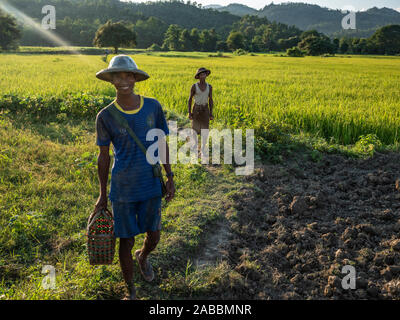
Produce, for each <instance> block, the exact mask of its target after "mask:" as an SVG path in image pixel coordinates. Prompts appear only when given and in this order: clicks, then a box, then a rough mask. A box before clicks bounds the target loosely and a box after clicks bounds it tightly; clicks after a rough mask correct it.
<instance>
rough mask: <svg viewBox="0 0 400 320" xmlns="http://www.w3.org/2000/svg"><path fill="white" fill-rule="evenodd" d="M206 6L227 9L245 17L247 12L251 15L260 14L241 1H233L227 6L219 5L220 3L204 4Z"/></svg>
mask: <svg viewBox="0 0 400 320" xmlns="http://www.w3.org/2000/svg"><path fill="white" fill-rule="evenodd" d="M204 8H210V9H216V10H218V11H220V12H224V11H227V12H229V13H231V14H234V15H237V16H240V17H243V16H245V15H247V14H250V15H258V10H256V9H253V8H250V7H248V6H246V5H243V4H240V3H231V4H229V5H227V6H219V5H208V6H204Z"/></svg>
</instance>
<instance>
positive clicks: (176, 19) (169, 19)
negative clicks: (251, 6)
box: [7, 0, 240, 29]
mask: <svg viewBox="0 0 400 320" xmlns="http://www.w3.org/2000/svg"><path fill="white" fill-rule="evenodd" d="M7 2H8V3H9V4H11V5H12V6H14V7H16V8H18V9H21V10H22V11H23V12H24V13H25V14H27V15H29V16H30V17H33V18H37V19H41V18H42V17H43V14H42V7H43V6H45V5H53V6H55V7H56V11H57V19H61V20H62V19H64V18H65V17H70V18H72V19H88V20H91V21H94V20H96V19H99V20H100V22H101V23H105V22H106V21H107V20H108V19H113V20H127V21H131V22H133V23H135V22H136V21H137V20H139V19H140V18H143V17H156V18H158V19H161V20H163V21H164V22H165V23H167V24H168V25H169V24H178V25H180V26H182V27H184V28H201V29H210V28H216V29H218V28H221V27H224V26H226V25H232V24H233V23H234V22H236V21H238V20H240V17H238V16H235V15H232V14H230V13H226V12H218V11H215V10H212V9H202V8H201V6H198V5H197V4H193V3H191V2H190V1H188V2H187V3H184V2H183V1H157V2H150V1H148V2H143V3H134V2H121V1H119V0H7ZM194 3H195V2H194Z"/></svg>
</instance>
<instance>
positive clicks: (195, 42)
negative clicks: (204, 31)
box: [190, 28, 201, 51]
mask: <svg viewBox="0 0 400 320" xmlns="http://www.w3.org/2000/svg"><path fill="white" fill-rule="evenodd" d="M190 40H191V41H192V48H193V50H195V51H197V50H200V49H201V48H200V33H199V29H197V28H193V29H192V31H191V32H190Z"/></svg>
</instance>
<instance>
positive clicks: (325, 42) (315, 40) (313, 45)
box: [298, 35, 334, 56]
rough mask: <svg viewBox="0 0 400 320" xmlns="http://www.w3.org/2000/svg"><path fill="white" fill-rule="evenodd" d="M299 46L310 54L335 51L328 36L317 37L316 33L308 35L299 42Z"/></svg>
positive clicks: (315, 54)
mask: <svg viewBox="0 0 400 320" xmlns="http://www.w3.org/2000/svg"><path fill="white" fill-rule="evenodd" d="M298 47H299V49H300V50H302V51H305V52H306V54H307V55H310V56H318V55H321V54H324V53H334V47H333V45H332V43H331V42H330V40H329V38H326V37H316V36H314V35H311V36H308V37H307V38H305V39H303V40H302V41H301V42H300V43H299V45H298Z"/></svg>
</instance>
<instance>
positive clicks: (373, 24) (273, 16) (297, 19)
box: [216, 3, 400, 37]
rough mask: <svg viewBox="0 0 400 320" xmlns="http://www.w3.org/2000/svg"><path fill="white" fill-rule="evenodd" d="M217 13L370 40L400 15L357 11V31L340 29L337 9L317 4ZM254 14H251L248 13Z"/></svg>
mask: <svg viewBox="0 0 400 320" xmlns="http://www.w3.org/2000/svg"><path fill="white" fill-rule="evenodd" d="M216 10H218V11H221V12H222V11H228V12H230V13H232V14H237V15H240V16H243V15H246V14H254V15H258V16H261V17H266V18H268V20H270V21H277V22H281V23H285V24H287V25H295V26H296V27H298V28H300V29H302V30H312V29H316V30H318V31H319V32H323V33H325V34H327V35H332V36H344V35H349V36H359V37H361V36H362V37H369V36H371V35H372V34H373V33H374V32H375V31H376V30H377V29H378V28H379V27H382V26H386V25H390V24H400V12H398V11H396V10H393V9H389V8H381V9H378V8H376V7H374V8H371V9H369V10H367V11H363V12H357V16H356V19H357V20H356V21H357V30H356V31H353V30H346V31H345V30H343V28H342V23H341V22H342V19H343V17H344V16H345V14H343V13H342V12H341V11H340V10H332V9H328V8H322V7H320V6H318V5H312V4H305V3H284V4H270V5H267V6H265V7H264V8H263V9H261V10H256V9H253V8H250V7H247V6H243V5H237V4H231V5H229V6H225V7H220V8H217V9H216ZM250 12H253V13H250Z"/></svg>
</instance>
